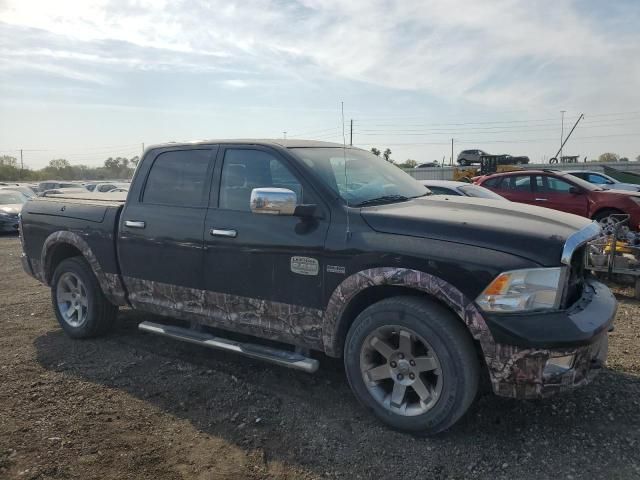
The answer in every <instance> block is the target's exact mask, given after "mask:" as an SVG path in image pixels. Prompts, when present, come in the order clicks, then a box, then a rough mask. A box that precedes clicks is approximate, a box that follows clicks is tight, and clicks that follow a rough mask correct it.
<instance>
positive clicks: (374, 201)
mask: <svg viewBox="0 0 640 480" xmlns="http://www.w3.org/2000/svg"><path fill="white" fill-rule="evenodd" d="M407 200H409V197H405V196H404V195H382V196H381V197H376V198H370V199H369V200H364V201H362V202H360V203H357V204H356V205H355V206H356V207H364V206H366V205H382V204H385V203H393V202H406V201H407Z"/></svg>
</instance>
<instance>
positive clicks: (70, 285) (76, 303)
mask: <svg viewBox="0 0 640 480" xmlns="http://www.w3.org/2000/svg"><path fill="white" fill-rule="evenodd" d="M56 301H57V303H58V310H59V312H60V315H61V316H62V318H63V320H64V321H65V322H66V323H67V324H68V325H69V326H71V327H74V328H78V327H80V326H82V325H83V324H84V323H85V322H86V321H87V316H88V312H89V298H88V295H87V289H86V287H85V285H84V283H82V280H80V277H78V276H77V275H76V274H74V273H71V272H65V273H63V274H62V275H61V276H60V278H59V280H58V285H57V287H56Z"/></svg>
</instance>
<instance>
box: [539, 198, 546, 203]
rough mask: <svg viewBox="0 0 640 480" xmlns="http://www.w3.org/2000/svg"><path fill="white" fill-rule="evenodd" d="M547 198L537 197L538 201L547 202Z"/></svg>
mask: <svg viewBox="0 0 640 480" xmlns="http://www.w3.org/2000/svg"><path fill="white" fill-rule="evenodd" d="M547 200H548V199H546V198H536V202H546V201H547Z"/></svg>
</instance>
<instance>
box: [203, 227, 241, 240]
mask: <svg viewBox="0 0 640 480" xmlns="http://www.w3.org/2000/svg"><path fill="white" fill-rule="evenodd" d="M209 235H211V236H212V237H227V238H236V237H237V236H238V232H237V231H236V230H224V229H219V228H212V229H211V230H209Z"/></svg>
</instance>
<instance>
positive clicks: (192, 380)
mask: <svg viewBox="0 0 640 480" xmlns="http://www.w3.org/2000/svg"><path fill="white" fill-rule="evenodd" d="M19 254H20V246H19V241H18V239H17V238H16V237H6V236H5V237H1V238H0V478H19V479H36V478H37V479H45V478H65V479H67V478H77V479H83V480H86V479H93V478H95V479H145V478H148V479H181V478H196V479H245V478H247V479H263V478H278V479H281V478H282V479H315V478H345V479H359V478H363V479H365V478H375V479H389V478H424V479H429V478H491V479H494V478H496V479H500V478H505V479H507V478H508V479H511V478H525V479H528V478H531V479H533V478H536V479H539V478H554V479H562V478H564V479H582V478H611V479H623V478H640V303H639V302H637V301H635V300H633V299H632V298H630V297H627V296H625V295H624V294H625V292H624V291H620V293H619V295H618V296H619V300H620V308H619V313H618V318H617V324H616V330H615V332H613V333H612V334H611V344H610V357H609V364H608V368H607V369H606V370H605V371H603V373H601V374H600V375H599V377H598V378H597V379H596V380H595V381H594V383H593V384H591V385H589V386H587V387H584V388H582V389H579V390H577V391H575V392H571V393H569V394H566V395H563V396H558V397H555V398H551V399H547V400H544V401H535V402H521V401H515V400H508V399H501V398H497V397H494V396H492V395H486V396H483V397H481V398H480V399H479V400H478V401H477V402H476V404H475V405H474V406H473V407H472V409H471V411H470V412H469V414H468V415H467V416H466V417H465V418H464V419H463V420H462V421H461V422H460V423H459V424H457V425H456V426H455V427H454V428H453V429H451V430H450V431H449V432H447V433H445V434H443V435H440V436H438V437H435V438H416V437H412V436H410V435H404V434H400V433H397V432H393V431H390V430H388V429H387V428H385V427H384V426H382V425H381V424H380V423H379V422H378V421H376V420H375V419H374V418H373V417H372V416H370V415H369V414H368V413H367V412H365V411H364V410H363V409H362V408H360V406H359V405H358V404H357V403H356V401H355V399H354V397H353V396H352V395H351V393H350V391H349V388H348V386H347V384H346V380H345V377H344V374H343V372H342V368H341V364H340V362H338V361H335V360H331V359H328V358H325V357H321V365H322V366H321V368H320V371H319V372H317V373H316V374H314V375H309V374H305V373H301V372H294V371H291V370H288V369H285V368H279V367H275V366H271V365H267V364H263V363H259V362H254V361H250V360H247V359H243V358H239V357H235V356H232V355H229V354H222V353H219V352H215V351H211V350H207V349H204V348H200V347H195V346H191V345H186V344H182V343H178V342H175V341H172V340H168V339H163V338H160V337H156V336H152V335H149V334H144V333H140V332H138V330H137V329H136V324H137V322H139V321H141V320H143V319H144V318H145V317H151V316H147V315H142V314H139V313H136V312H132V311H130V310H123V311H121V313H120V316H119V323H120V325H119V326H118V328H117V329H116V331H115V332H114V333H112V334H110V335H109V336H107V337H105V338H100V339H95V340H88V341H87V340H83V341H77V340H76V341H74V340H71V339H69V338H67V337H66V336H65V335H63V334H62V331H61V329H60V328H59V326H58V324H57V323H56V320H55V318H54V315H53V313H52V310H51V305H50V297H49V291H48V289H47V288H45V287H43V286H41V285H40V284H38V283H37V282H36V281H35V280H33V279H31V278H30V277H28V276H27V275H25V274H24V273H23V272H22V269H21V267H20V262H19Z"/></svg>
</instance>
